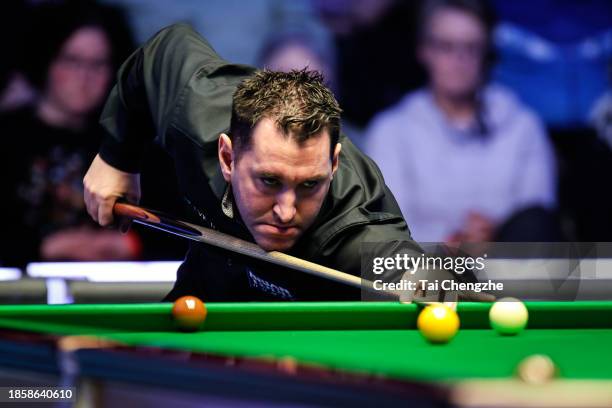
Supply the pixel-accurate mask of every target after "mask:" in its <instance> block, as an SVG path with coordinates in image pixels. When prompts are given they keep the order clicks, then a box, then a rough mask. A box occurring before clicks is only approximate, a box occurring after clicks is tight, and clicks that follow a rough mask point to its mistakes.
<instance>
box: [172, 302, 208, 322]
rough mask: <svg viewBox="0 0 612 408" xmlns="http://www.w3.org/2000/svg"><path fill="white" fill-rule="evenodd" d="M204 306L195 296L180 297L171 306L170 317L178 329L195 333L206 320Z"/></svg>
mask: <svg viewBox="0 0 612 408" xmlns="http://www.w3.org/2000/svg"><path fill="white" fill-rule="evenodd" d="M206 313H207V312H206V306H204V303H202V301H201V300H200V299H198V298H197V297H195V296H182V297H180V298H178V299H177V300H176V301H175V302H174V305H173V306H172V317H173V318H174V321H175V323H176V325H177V326H178V328H179V329H181V330H184V331H196V330H199V329H200V328H201V327H202V324H203V323H204V320H206Z"/></svg>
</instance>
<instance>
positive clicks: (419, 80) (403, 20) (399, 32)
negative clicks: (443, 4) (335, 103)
mask: <svg viewBox="0 0 612 408" xmlns="http://www.w3.org/2000/svg"><path fill="white" fill-rule="evenodd" d="M314 4H315V6H316V8H317V9H318V10H319V14H320V15H321V18H322V19H323V21H324V22H325V23H326V24H327V26H328V27H329V28H330V29H331V30H332V32H333V33H334V34H335V36H334V38H335V43H336V48H337V50H338V69H337V74H338V90H339V93H338V96H339V101H340V106H342V109H343V115H342V116H343V118H344V119H346V120H349V121H350V122H351V123H353V124H355V125H356V126H359V127H361V128H363V127H365V126H366V125H367V124H368V122H369V121H370V120H371V118H372V117H373V116H374V114H376V113H377V112H380V111H381V110H382V109H385V108H387V107H389V106H390V105H392V104H395V103H397V102H398V101H399V99H400V98H401V97H402V96H403V95H405V94H406V92H408V91H411V90H414V89H416V88H418V87H419V86H421V85H423V83H424V74H423V72H422V70H421V69H420V67H419V66H418V64H416V58H415V53H414V48H415V47H414V44H415V26H416V22H417V18H416V17H417V16H416V14H417V13H416V10H417V6H418V4H419V2H417V1H405V0H314Z"/></svg>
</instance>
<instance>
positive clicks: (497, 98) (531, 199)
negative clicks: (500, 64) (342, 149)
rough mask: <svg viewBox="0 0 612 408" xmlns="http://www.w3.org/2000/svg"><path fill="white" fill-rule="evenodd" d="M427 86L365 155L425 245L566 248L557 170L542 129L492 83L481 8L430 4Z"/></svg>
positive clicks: (466, 3) (489, 16)
mask: <svg viewBox="0 0 612 408" xmlns="http://www.w3.org/2000/svg"><path fill="white" fill-rule="evenodd" d="M420 22H421V27H420V31H419V45H418V55H419V59H420V61H421V62H422V64H423V65H424V67H425V69H426V71H427V73H428V77H429V83H428V86H427V87H426V88H424V89H421V90H418V91H416V92H413V93H410V94H408V95H407V96H405V97H404V98H403V99H402V100H401V102H400V103H398V104H397V105H395V106H393V107H392V108H391V109H389V110H387V111H385V112H382V113H381V114H379V115H378V116H377V117H376V118H375V119H374V120H373V122H372V124H371V126H370V128H369V130H368V133H367V136H366V146H367V147H366V152H368V153H369V154H370V155H371V156H372V157H373V158H374V159H375V160H376V162H377V163H378V165H379V166H380V167H381V170H382V172H383V174H384V176H385V179H386V181H387V184H388V185H389V186H390V188H391V190H392V191H393V192H394V194H395V197H396V198H397V200H398V202H399V204H400V207H401V209H402V212H403V214H404V216H405V218H406V220H407V222H408V225H409V226H410V229H411V232H412V235H413V237H414V238H415V239H416V240H419V241H422V242H427V241H428V242H442V241H444V242H455V241H465V242H479V241H491V240H510V241H556V240H560V239H561V235H560V233H559V229H558V226H557V224H556V222H555V218H554V217H553V216H552V213H551V211H550V210H551V209H552V208H553V207H555V200H556V198H555V194H556V178H555V160H554V155H553V152H552V150H551V147H550V145H549V141H548V138H547V135H546V133H545V130H544V128H543V126H542V124H541V123H540V121H539V119H538V118H537V117H536V116H535V115H534V114H533V113H532V112H531V111H529V110H528V109H527V108H525V107H524V106H523V105H522V104H521V103H520V102H519V101H518V100H517V99H516V98H515V97H514V95H513V94H512V93H511V92H510V91H509V90H507V89H505V88H502V87H501V86H499V85H495V84H490V83H488V81H487V73H488V70H489V68H490V65H491V63H492V59H493V55H492V52H491V50H492V47H491V32H492V29H493V27H494V24H495V18H494V15H493V13H492V10H491V8H490V7H489V4H488V3H486V2H484V1H478V0H430V1H425V2H424V3H423V8H422V10H421V17H420Z"/></svg>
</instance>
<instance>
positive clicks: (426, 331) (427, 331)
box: [417, 303, 459, 343]
mask: <svg viewBox="0 0 612 408" xmlns="http://www.w3.org/2000/svg"><path fill="white" fill-rule="evenodd" d="M417 328H418V329H419V331H420V332H421V334H422V335H423V337H425V338H426V339H427V340H428V341H430V342H431V343H446V342H448V341H450V340H451V339H452V338H453V337H454V336H455V334H457V331H458V330H459V316H458V315H457V312H455V311H454V310H452V309H451V308H450V307H448V306H446V305H443V304H441V303H439V304H432V305H429V306H427V307H426V308H425V309H423V310H422V311H421V313H420V314H419V317H418V319H417Z"/></svg>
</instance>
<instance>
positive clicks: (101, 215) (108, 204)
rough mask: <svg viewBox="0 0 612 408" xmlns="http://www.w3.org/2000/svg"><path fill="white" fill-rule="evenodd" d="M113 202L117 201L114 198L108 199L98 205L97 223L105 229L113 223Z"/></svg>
mask: <svg viewBox="0 0 612 408" xmlns="http://www.w3.org/2000/svg"><path fill="white" fill-rule="evenodd" d="M115 201H117V199H116V198H109V199H106V200H104V201H102V202H101V203H100V205H99V207H98V219H97V221H98V224H100V225H101V226H103V227H107V226H109V225H111V224H112V223H113V221H114V217H113V206H114V205H115Z"/></svg>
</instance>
